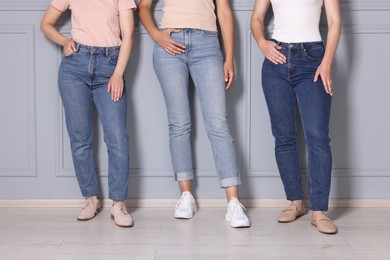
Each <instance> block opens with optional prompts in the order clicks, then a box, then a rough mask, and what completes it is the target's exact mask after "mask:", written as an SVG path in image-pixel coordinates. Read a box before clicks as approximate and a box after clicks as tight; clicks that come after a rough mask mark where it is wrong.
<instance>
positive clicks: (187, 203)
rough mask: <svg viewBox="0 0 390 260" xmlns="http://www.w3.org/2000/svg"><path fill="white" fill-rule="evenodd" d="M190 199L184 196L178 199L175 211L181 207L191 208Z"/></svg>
mask: <svg viewBox="0 0 390 260" xmlns="http://www.w3.org/2000/svg"><path fill="white" fill-rule="evenodd" d="M192 200H193V199H192V198H191V197H190V196H188V195H186V194H184V195H183V196H181V197H180V199H179V201H178V202H177V203H176V206H175V209H177V208H179V207H181V206H188V207H191V202H192Z"/></svg>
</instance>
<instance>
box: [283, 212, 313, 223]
mask: <svg viewBox="0 0 390 260" xmlns="http://www.w3.org/2000/svg"><path fill="white" fill-rule="evenodd" d="M306 214H307V212H305V213H303V214H300V215H298V216H297V217H296V218H295V219H293V220H279V219H277V221H278V222H279V223H290V222H294V221H295V220H297V219H299V218H300V217H303V216H304V215H306Z"/></svg>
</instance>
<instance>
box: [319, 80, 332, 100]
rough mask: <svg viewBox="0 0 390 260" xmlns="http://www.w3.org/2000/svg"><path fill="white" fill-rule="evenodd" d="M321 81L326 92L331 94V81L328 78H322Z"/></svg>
mask: <svg viewBox="0 0 390 260" xmlns="http://www.w3.org/2000/svg"><path fill="white" fill-rule="evenodd" d="M322 82H323V83H324V88H325V91H326V93H328V94H329V95H331V96H333V88H332V81H331V80H329V79H326V80H323V81H322Z"/></svg>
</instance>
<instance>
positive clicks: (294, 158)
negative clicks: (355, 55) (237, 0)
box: [251, 0, 340, 234]
mask: <svg viewBox="0 0 390 260" xmlns="http://www.w3.org/2000/svg"><path fill="white" fill-rule="evenodd" d="M271 4H272V10H273V12H274V30H273V35H272V39H271V40H267V39H266V38H265V33H264V18H265V15H266V13H267V11H268V8H269V6H270V5H271ZM323 5H324V6H325V10H326V17H327V21H328V36H327V44H326V48H325V47H324V44H323V42H322V39H321V35H320V31H319V21H320V16H321V9H322V6H323ZM251 27H252V33H253V36H254V38H255V39H256V41H257V44H258V46H259V48H260V49H261V51H262V52H263V54H264V56H265V59H264V63H263V68H262V87H263V92H264V96H265V99H266V103H267V106H268V112H269V115H270V119H271V127H272V134H273V136H274V137H275V157H276V162H277V165H278V169H279V173H280V176H281V179H282V182H283V186H284V190H285V193H286V197H287V199H288V200H289V201H291V205H290V206H289V207H288V208H286V209H285V210H283V211H282V213H281V214H280V215H279V217H278V221H279V222H282V223H287V222H292V221H294V220H296V219H297V218H298V217H300V216H302V215H304V214H306V209H305V206H304V205H303V203H302V200H303V199H304V192H303V188H302V184H301V173H300V165H299V158H298V151H297V146H296V125H295V111H296V110H295V106H296V104H298V107H299V112H300V116H301V120H302V126H303V130H304V135H305V141H306V144H307V151H308V178H309V193H310V194H309V195H310V209H311V210H312V217H311V224H313V225H314V226H316V227H317V229H318V230H319V231H320V232H322V233H326V234H334V233H336V232H337V228H336V226H335V225H334V224H333V222H332V221H331V220H330V219H329V218H328V217H327V216H326V215H325V212H326V211H327V210H328V201H329V192H330V182H331V169H332V154H331V150H330V145H329V142H330V138H329V118H330V107H331V100H332V95H333V87H332V76H331V71H332V63H333V58H334V55H335V52H336V48H337V45H338V42H339V38H340V7H339V1H338V0H256V3H255V7H254V11H253V15H252V22H251Z"/></svg>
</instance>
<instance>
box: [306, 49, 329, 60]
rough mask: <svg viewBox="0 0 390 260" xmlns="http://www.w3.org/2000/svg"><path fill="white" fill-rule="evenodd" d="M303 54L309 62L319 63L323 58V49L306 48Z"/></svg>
mask: <svg viewBox="0 0 390 260" xmlns="http://www.w3.org/2000/svg"><path fill="white" fill-rule="evenodd" d="M303 52H304V53H305V56H306V57H307V58H308V59H310V60H314V61H321V60H322V59H323V58H324V47H322V46H318V47H317V46H316V47H312V48H307V49H305V50H304V51H303Z"/></svg>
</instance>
